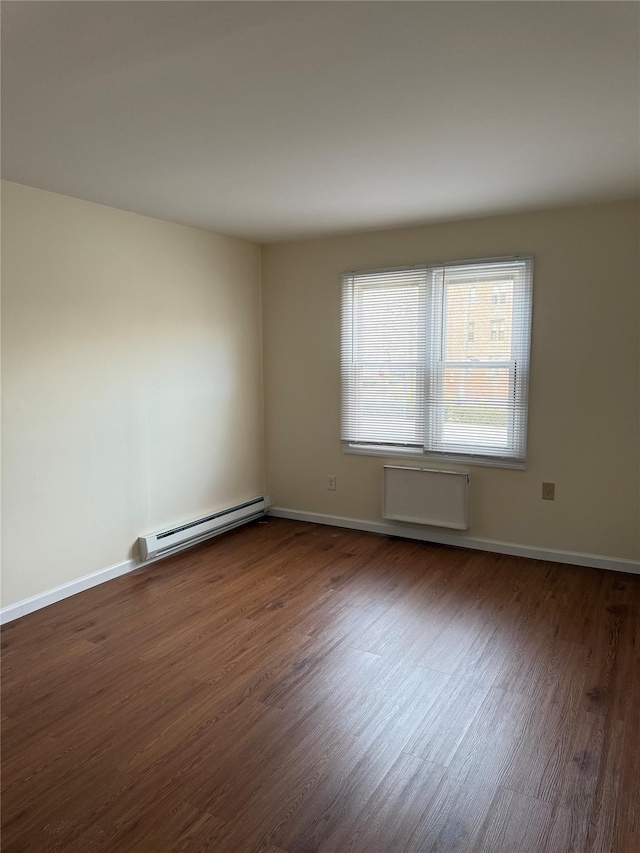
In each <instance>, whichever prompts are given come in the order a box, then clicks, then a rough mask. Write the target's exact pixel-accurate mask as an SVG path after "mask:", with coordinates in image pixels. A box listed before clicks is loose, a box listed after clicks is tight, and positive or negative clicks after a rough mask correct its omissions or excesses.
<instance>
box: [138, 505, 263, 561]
mask: <svg viewBox="0 0 640 853" xmlns="http://www.w3.org/2000/svg"><path fill="white" fill-rule="evenodd" d="M270 506H271V500H270V497H269V495H264V496H263V497H260V498H254V499H253V500H250V501H247V502H246V503H243V504H238V506H232V507H229V508H228V509H221V510H219V511H218V512H214V513H211V515H206V516H204V518H198V519H196V520H195V521H188V522H186V523H185V524H180V525H178V526H176V527H171V528H169V529H168V530H161V531H160V532H159V533H151V534H149V535H148V536H140V537H139V538H138V548H139V550H140V559H141V560H143V561H146V560H153V559H155V558H157V557H164V556H168V555H169V554H172V553H174V552H175V551H181V550H182V549H183V548H186V547H187V546H190V545H196V544H197V543H198V542H203V541H204V540H205V539H210V538H211V537H213V536H219V535H220V534H221V533H224V532H225V531H227V530H232V529H233V528H234V527H239V526H240V525H241V524H247V523H248V522H249V521H253V520H254V519H256V518H260V517H261V516H263V515H265V514H266V513H267V511H268V510H269V507H270Z"/></svg>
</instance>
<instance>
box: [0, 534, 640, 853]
mask: <svg viewBox="0 0 640 853" xmlns="http://www.w3.org/2000/svg"><path fill="white" fill-rule="evenodd" d="M2 644H3V649H4V652H3V659H4V663H3V684H2V717H3V723H2V731H3V736H2V747H3V749H2V764H3V772H2V788H3V795H2V851H4V853H16V852H17V851H68V853H92V851H142V852H143V853H144V851H149V853H162V851H185V853H186V851H215V853H258V851H262V853H312V851H318V853H358V851H359V852H360V853H418V851H487V853H538V851H540V853H541V851H550V853H587V851H588V853H596V851H597V853H638V851H640V577H638V576H632V575H624V574H619V573H614V572H605V571H600V570H596V569H587V568H582V567H576V566H564V565H558V564H554V563H544V562H537V561H533V560H525V559H520V558H515V557H506V556H499V555H494V554H487V553H479V552H474V551H465V550H459V549H454V548H446V547H442V546H435V545H428V544H424V543H416V542H408V541H401V540H394V539H389V538H385V537H380V536H375V535H373V534H367V533H358V532H354V531H347V530H340V529H337V528H328V527H320V526H317V525H310V524H303V523H299V522H292V521H285V520H283V519H269V520H268V521H267V522H263V523H256V524H253V525H251V526H249V527H246V528H243V529H240V530H236V531H234V532H232V533H230V534H227V535H225V536H223V537H220V538H218V539H215V540H213V541H211V542H209V543H207V544H204V545H201V546H199V547H198V548H195V549H192V550H191V551H188V552H186V553H183V554H181V555H178V556H175V557H173V558H169V559H167V560H165V561H163V562H160V563H157V564H155V565H152V566H150V567H149V568H147V569H142V570H140V571H138V572H136V573H134V574H131V575H127V576H124V577H121V578H118V579H116V580H113V581H111V582H109V583H107V584H104V585H102V586H99V587H96V588H94V589H92V590H88V591H87V592H84V593H82V594H80V595H77V596H74V597H73V598H70V599H67V600H66V601H63V602H60V603H58V604H56V605H53V606H51V607H48V608H46V609H44V610H41V611H38V612H36V613H33V614H31V615H29V616H26V617H24V618H23V619H21V620H18V621H16V622H12V623H9V624H8V625H7V626H5V627H4V628H3V630H2Z"/></svg>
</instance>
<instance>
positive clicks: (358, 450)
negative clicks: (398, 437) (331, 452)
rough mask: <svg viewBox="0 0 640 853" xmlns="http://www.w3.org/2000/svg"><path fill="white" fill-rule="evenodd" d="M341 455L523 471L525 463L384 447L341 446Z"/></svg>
mask: <svg viewBox="0 0 640 853" xmlns="http://www.w3.org/2000/svg"><path fill="white" fill-rule="evenodd" d="M342 451H343V453H351V454H353V455H355V456H384V457H386V458H388V459H421V460H423V461H425V460H428V461H430V462H454V463H457V464H459V465H478V466H481V467H483V468H511V469H513V470H516V471H525V470H526V468H527V463H526V462H519V461H516V460H511V459H501V458H499V457H491V456H470V455H465V454H463V453H460V454H458V453H425V452H423V451H420V450H402V449H400V448H390V447H384V446H383V445H379V446H378V445H369V444H343V445H342Z"/></svg>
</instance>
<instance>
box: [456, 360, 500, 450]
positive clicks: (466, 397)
mask: <svg viewBox="0 0 640 853" xmlns="http://www.w3.org/2000/svg"><path fill="white" fill-rule="evenodd" d="M510 373H511V371H510V369H509V368H508V367H501V368H482V367H475V368H464V367H463V368H452V367H449V368H446V367H445V369H444V411H443V420H442V437H441V441H442V443H443V444H444V445H447V446H449V447H453V446H460V445H464V446H473V447H492V448H498V447H501V448H506V447H507V446H508V435H509V412H510V408H511V401H512V399H513V390H512V388H511V381H510Z"/></svg>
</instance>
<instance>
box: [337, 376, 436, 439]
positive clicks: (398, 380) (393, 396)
mask: <svg viewBox="0 0 640 853" xmlns="http://www.w3.org/2000/svg"><path fill="white" fill-rule="evenodd" d="M423 376H424V374H423V371H421V370H418V369H402V368H398V367H391V366H390V365H388V364H382V365H379V366H378V367H365V368H358V369H356V371H355V373H354V382H353V387H354V394H355V399H356V400H357V407H358V418H357V426H356V433H355V439H354V440H356V441H365V442H376V441H380V442H384V441H391V442H392V443H394V444H413V445H416V444H417V445H418V446H421V445H422V417H421V416H418V414H420V415H421V411H422V407H423V406H422V387H423V382H424V379H423Z"/></svg>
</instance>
